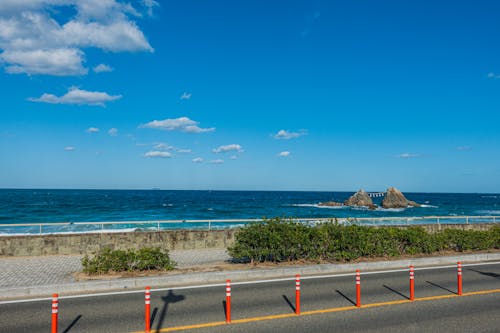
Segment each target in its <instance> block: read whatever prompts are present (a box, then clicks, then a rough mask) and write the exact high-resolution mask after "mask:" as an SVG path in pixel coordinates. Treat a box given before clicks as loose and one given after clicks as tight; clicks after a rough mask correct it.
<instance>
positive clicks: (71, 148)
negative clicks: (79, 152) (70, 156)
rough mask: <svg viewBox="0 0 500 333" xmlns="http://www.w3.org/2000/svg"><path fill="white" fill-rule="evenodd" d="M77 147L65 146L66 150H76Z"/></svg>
mask: <svg viewBox="0 0 500 333" xmlns="http://www.w3.org/2000/svg"><path fill="white" fill-rule="evenodd" d="M75 149H76V148H75V147H73V146H67V147H64V150H65V151H75Z"/></svg>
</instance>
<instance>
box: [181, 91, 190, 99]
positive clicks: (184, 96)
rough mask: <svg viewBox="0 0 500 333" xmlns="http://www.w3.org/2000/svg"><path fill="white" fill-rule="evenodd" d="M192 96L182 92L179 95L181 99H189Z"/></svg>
mask: <svg viewBox="0 0 500 333" xmlns="http://www.w3.org/2000/svg"><path fill="white" fill-rule="evenodd" d="M192 95H193V94H192V93H187V92H183V93H182V95H181V99H190V98H191V96H192Z"/></svg>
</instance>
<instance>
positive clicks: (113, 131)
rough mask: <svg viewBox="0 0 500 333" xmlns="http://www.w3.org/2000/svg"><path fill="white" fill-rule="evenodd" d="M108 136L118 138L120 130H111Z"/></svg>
mask: <svg viewBox="0 0 500 333" xmlns="http://www.w3.org/2000/svg"><path fill="white" fill-rule="evenodd" d="M108 134H109V135H111V136H117V135H118V129H117V128H114V127H113V128H110V129H109V131H108Z"/></svg>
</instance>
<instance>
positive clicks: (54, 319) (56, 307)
mask: <svg viewBox="0 0 500 333" xmlns="http://www.w3.org/2000/svg"><path fill="white" fill-rule="evenodd" d="M58 313H59V295H58V294H52V330H51V333H57V316H58Z"/></svg>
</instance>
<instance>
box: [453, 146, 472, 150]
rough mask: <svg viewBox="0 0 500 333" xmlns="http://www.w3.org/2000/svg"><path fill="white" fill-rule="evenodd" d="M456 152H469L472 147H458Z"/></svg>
mask: <svg viewBox="0 0 500 333" xmlns="http://www.w3.org/2000/svg"><path fill="white" fill-rule="evenodd" d="M457 150H459V151H469V150H472V147H471V146H458V147H457Z"/></svg>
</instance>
